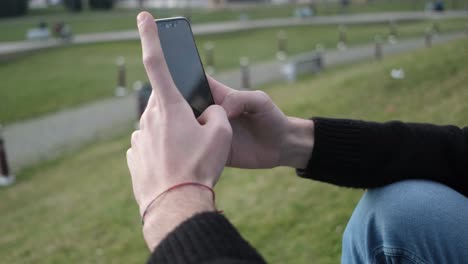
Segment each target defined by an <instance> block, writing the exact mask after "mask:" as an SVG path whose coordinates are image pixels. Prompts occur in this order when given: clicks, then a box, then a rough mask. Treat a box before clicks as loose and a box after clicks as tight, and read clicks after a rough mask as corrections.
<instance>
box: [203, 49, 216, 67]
mask: <svg viewBox="0 0 468 264" xmlns="http://www.w3.org/2000/svg"><path fill="white" fill-rule="evenodd" d="M204 47H205V59H206V67H205V70H206V73H207V74H213V73H214V72H215V69H214V44H213V43H212V42H206V43H205V46H204Z"/></svg>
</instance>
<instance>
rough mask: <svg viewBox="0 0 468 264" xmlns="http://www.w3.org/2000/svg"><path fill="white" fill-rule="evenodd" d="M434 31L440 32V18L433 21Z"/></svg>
mask: <svg viewBox="0 0 468 264" xmlns="http://www.w3.org/2000/svg"><path fill="white" fill-rule="evenodd" d="M432 31H433V32H434V33H436V34H439V33H440V24H439V21H438V20H433V21H432Z"/></svg>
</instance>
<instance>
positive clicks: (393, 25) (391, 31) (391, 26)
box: [388, 20, 398, 38]
mask: <svg viewBox="0 0 468 264" xmlns="http://www.w3.org/2000/svg"><path fill="white" fill-rule="evenodd" d="M388 30H389V34H390V36H393V37H395V38H396V37H397V36H398V30H397V26H396V22H395V20H390V21H389V22H388Z"/></svg>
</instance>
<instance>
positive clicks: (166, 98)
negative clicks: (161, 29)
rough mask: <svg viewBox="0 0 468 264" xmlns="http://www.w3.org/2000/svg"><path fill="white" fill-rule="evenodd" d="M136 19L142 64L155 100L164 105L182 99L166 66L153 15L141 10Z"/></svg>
mask: <svg viewBox="0 0 468 264" xmlns="http://www.w3.org/2000/svg"><path fill="white" fill-rule="evenodd" d="M137 20H138V31H139V33H140V38H141V47H142V52H143V64H144V65H145V69H146V74H147V75H148V79H149V81H150V83H151V86H152V87H153V92H154V93H155V95H156V96H155V97H156V99H157V101H158V102H159V103H160V104H161V105H164V104H170V103H174V102H178V101H180V100H183V97H182V95H181V94H180V92H179V91H178V90H177V88H176V86H175V84H174V82H173V80H172V76H171V74H170V72H169V69H168V67H167V64H166V59H165V58H164V53H163V50H162V47H161V42H160V40H159V35H158V28H157V26H156V22H155V21H154V18H153V16H151V14H149V13H148V12H141V13H140V14H139V15H138V17H137Z"/></svg>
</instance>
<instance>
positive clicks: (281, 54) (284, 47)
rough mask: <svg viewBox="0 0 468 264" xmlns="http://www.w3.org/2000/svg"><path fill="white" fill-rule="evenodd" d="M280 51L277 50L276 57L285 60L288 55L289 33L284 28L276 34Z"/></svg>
mask: <svg viewBox="0 0 468 264" xmlns="http://www.w3.org/2000/svg"><path fill="white" fill-rule="evenodd" d="M276 40H277V43H278V44H277V46H278V51H277V52H276V57H277V58H278V59H279V60H284V59H286V57H287V56H288V35H287V34H286V32H285V31H284V30H280V31H278V34H276Z"/></svg>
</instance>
